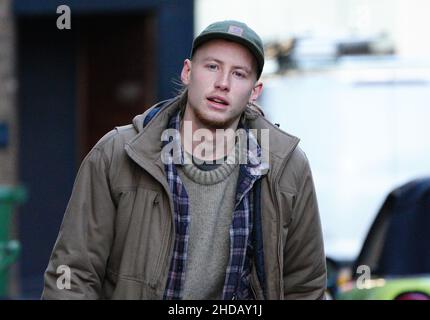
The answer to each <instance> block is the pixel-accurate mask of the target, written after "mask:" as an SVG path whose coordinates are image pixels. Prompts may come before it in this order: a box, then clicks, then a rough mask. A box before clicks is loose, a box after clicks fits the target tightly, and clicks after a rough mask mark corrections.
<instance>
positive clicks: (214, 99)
mask: <svg viewBox="0 0 430 320" xmlns="http://www.w3.org/2000/svg"><path fill="white" fill-rule="evenodd" d="M207 99H208V100H209V101H210V102H214V103H215V104H216V105H220V106H228V105H229V103H228V101H227V100H226V99H224V98H222V97H218V96H210V97H208V98H207Z"/></svg>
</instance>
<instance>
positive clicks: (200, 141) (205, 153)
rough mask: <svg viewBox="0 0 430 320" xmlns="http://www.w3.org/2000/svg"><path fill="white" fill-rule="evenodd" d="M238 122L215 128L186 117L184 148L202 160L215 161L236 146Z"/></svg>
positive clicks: (183, 135)
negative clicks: (229, 125)
mask: <svg viewBox="0 0 430 320" xmlns="http://www.w3.org/2000/svg"><path fill="white" fill-rule="evenodd" d="M238 122H239V120H238V121H235V122H234V123H233V124H232V126H231V127H229V128H219V129H215V128H207V127H205V126H204V125H202V124H200V123H199V121H196V120H194V121H193V120H192V119H189V120H188V119H187V118H186V117H184V118H183V119H182V120H181V141H182V145H183V146H184V150H185V151H186V152H188V153H189V154H192V155H193V156H195V157H197V158H199V159H201V160H207V161H213V160H216V159H221V158H223V157H225V156H226V155H227V154H228V153H229V152H230V151H231V150H232V149H233V148H234V145H235V141H236V133H235V131H236V129H237V125H238ZM233 128H234V129H233ZM201 129H204V130H201Z"/></svg>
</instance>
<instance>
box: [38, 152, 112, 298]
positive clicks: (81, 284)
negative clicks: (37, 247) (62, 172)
mask: <svg viewBox="0 0 430 320" xmlns="http://www.w3.org/2000/svg"><path fill="white" fill-rule="evenodd" d="M108 168H109V164H108V159H107V156H106V155H105V154H104V153H103V151H102V150H100V149H98V148H97V147H95V148H94V149H93V150H92V151H91V152H90V153H89V154H88V155H87V157H86V158H85V159H84V161H83V162H82V165H81V167H80V169H79V172H78V175H77V177H76V180H75V184H74V186H73V191H72V195H71V198H70V200H69V203H68V206H67V209H66V212H65V214H64V218H63V222H62V224H61V228H60V232H59V235H58V238H57V241H56V243H55V246H54V249H53V251H52V254H51V258H50V260H49V263H48V267H47V270H46V272H45V275H44V290H43V293H42V299H99V298H102V296H101V288H102V283H103V278H104V275H105V268H106V262H107V259H108V257H109V251H110V247H111V244H112V241H113V236H114V217H115V212H116V208H115V204H114V201H113V199H112V197H111V193H110V187H109V175H108ZM68 271H70V272H69V275H70V282H68V281H69V279H67V278H68ZM68 283H69V284H70V287H68Z"/></svg>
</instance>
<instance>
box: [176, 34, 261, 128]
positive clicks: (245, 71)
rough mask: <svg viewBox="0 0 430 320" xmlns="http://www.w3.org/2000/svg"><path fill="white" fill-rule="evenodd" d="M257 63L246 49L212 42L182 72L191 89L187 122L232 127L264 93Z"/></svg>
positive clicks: (185, 65)
mask: <svg viewBox="0 0 430 320" xmlns="http://www.w3.org/2000/svg"><path fill="white" fill-rule="evenodd" d="M256 77H257V73H256V66H255V60H254V57H253V55H252V54H251V52H249V51H248V49H246V47H244V46H242V45H240V44H237V43H235V42H231V41H226V40H218V39H217V40H210V41H208V42H206V43H204V44H202V45H201V46H200V47H199V48H197V50H196V52H195V53H194V56H193V60H192V61H190V60H188V59H186V60H185V61H184V66H183V69H182V73H181V79H182V82H183V83H184V84H185V85H186V86H187V87H188V102H187V108H186V110H185V115H184V119H185V120H191V121H193V127H195V128H199V127H205V128H208V129H217V128H224V129H226V128H233V129H235V127H236V126H237V123H238V121H239V118H240V115H241V114H242V112H243V111H244V110H245V108H246V104H247V103H248V102H249V101H255V100H256V99H257V98H258V96H259V95H260V94H261V90H262V84H261V83H259V82H257V81H256V80H257V79H256Z"/></svg>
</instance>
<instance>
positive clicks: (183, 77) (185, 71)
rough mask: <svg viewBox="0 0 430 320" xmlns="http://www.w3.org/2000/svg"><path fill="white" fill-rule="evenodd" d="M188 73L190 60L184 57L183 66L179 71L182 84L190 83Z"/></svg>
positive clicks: (189, 71)
mask: <svg viewBox="0 0 430 320" xmlns="http://www.w3.org/2000/svg"><path fill="white" fill-rule="evenodd" d="M190 73H191V60H189V59H185V60H184V66H183V67H182V71H181V81H182V83H183V84H184V85H188V84H189V83H190Z"/></svg>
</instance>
